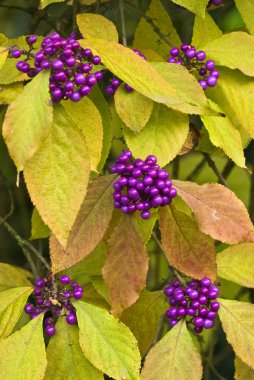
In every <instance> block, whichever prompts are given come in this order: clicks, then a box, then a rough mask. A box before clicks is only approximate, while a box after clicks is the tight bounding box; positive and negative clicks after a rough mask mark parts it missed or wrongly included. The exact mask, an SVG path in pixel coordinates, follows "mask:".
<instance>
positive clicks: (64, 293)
mask: <svg viewBox="0 0 254 380" xmlns="http://www.w3.org/2000/svg"><path fill="white" fill-rule="evenodd" d="M63 296H64V298H71V292H69V291H68V290H67V291H66V292H63Z"/></svg>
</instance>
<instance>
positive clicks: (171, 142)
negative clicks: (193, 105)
mask: <svg viewBox="0 0 254 380" xmlns="http://www.w3.org/2000/svg"><path fill="white" fill-rule="evenodd" d="M188 131H189V121H188V117H187V116H186V115H183V114H181V113H179V112H176V111H173V110H171V109H169V108H167V107H166V106H163V105H161V104H154V108H153V113H152V116H151V118H150V120H149V121H148V123H147V125H146V126H145V127H144V128H143V129H142V131H140V133H139V134H135V133H134V132H132V131H130V130H129V129H127V128H124V136H125V139H126V143H127V145H128V147H129V149H130V150H131V151H132V152H133V155H134V156H136V157H140V158H142V159H145V157H146V156H147V155H148V154H154V155H155V156H156V157H157V158H158V162H159V164H160V165H161V166H165V165H166V164H168V163H169V162H170V161H172V160H173V159H174V158H175V156H176V155H177V154H178V153H179V151H180V150H181V148H182V146H183V144H184V142H185V140H186V138H187V135H188Z"/></svg>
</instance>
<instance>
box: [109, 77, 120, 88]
mask: <svg viewBox="0 0 254 380" xmlns="http://www.w3.org/2000/svg"><path fill="white" fill-rule="evenodd" d="M120 84H121V81H120V79H117V78H113V79H112V81H111V83H110V85H111V86H112V87H113V88H118V87H119V86H120Z"/></svg>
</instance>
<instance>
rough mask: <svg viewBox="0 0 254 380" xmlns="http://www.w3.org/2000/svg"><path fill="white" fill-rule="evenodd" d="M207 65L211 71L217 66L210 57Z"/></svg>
mask: <svg viewBox="0 0 254 380" xmlns="http://www.w3.org/2000/svg"><path fill="white" fill-rule="evenodd" d="M205 67H206V69H207V70H209V71H211V70H213V69H214V68H215V62H214V61H213V60H212V59H209V60H208V61H206V65H205Z"/></svg>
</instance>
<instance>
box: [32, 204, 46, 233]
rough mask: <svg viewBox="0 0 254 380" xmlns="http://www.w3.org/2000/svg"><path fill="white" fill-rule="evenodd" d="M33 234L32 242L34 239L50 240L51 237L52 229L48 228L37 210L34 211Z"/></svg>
mask: <svg viewBox="0 0 254 380" xmlns="http://www.w3.org/2000/svg"><path fill="white" fill-rule="evenodd" d="M31 223H32V232H31V237H30V240H33V239H44V238H48V237H49V235H50V229H49V228H48V226H47V225H46V224H45V223H44V222H43V220H42V218H41V216H40V214H39V212H38V210H37V209H36V208H34V209H33V214H32V220H31Z"/></svg>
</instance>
